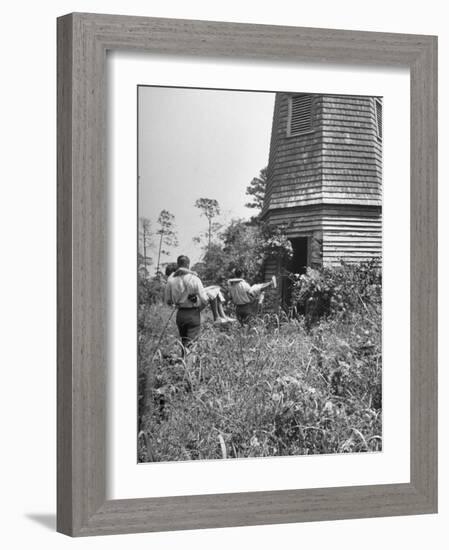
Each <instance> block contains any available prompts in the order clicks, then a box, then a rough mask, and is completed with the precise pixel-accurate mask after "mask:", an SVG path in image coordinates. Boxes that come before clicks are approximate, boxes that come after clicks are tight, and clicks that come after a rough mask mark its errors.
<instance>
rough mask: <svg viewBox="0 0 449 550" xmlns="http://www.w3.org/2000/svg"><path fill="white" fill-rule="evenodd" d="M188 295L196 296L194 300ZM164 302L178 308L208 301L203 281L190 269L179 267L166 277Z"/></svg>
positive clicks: (190, 306)
mask: <svg viewBox="0 0 449 550" xmlns="http://www.w3.org/2000/svg"><path fill="white" fill-rule="evenodd" d="M189 296H196V298H197V300H196V301H194V300H192V299H191V298H189ZM165 302H166V303H167V304H168V305H176V306H177V307H179V308H183V309H184V308H196V307H201V306H205V305H207V303H208V299H207V296H206V293H205V292H204V287H203V283H202V282H201V280H200V278H199V277H198V276H197V275H195V273H193V272H192V271H190V270H188V269H186V268H184V267H180V268H178V269H177V270H176V271H175V272H174V273H172V274H171V275H170V277H169V278H168V279H167V286H166V287H165Z"/></svg>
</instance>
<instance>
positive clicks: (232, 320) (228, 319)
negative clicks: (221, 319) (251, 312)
mask: <svg viewBox="0 0 449 550" xmlns="http://www.w3.org/2000/svg"><path fill="white" fill-rule="evenodd" d="M236 321H237V319H233V318H232V317H226V322H227V323H235V322H236Z"/></svg>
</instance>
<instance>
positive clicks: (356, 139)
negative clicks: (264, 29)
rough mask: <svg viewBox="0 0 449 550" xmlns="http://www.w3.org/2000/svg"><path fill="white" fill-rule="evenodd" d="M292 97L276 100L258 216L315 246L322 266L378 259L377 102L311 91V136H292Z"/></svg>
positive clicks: (379, 162)
mask: <svg viewBox="0 0 449 550" xmlns="http://www.w3.org/2000/svg"><path fill="white" fill-rule="evenodd" d="M293 95H294V94H293ZM291 97H292V94H288V93H279V94H277V96H276V101H275V109H274V114H273V129H272V135H271V145H270V157H269V164H268V183H267V191H266V196H265V201H264V207H263V211H262V216H263V218H264V219H265V220H267V221H268V222H269V223H271V224H275V225H283V226H286V227H287V234H288V236H289V237H291V238H292V239H293V238H296V237H308V238H309V239H310V242H311V243H312V242H313V243H314V246H315V248H316V243H317V242H319V243H320V246H321V262H322V264H324V265H333V264H336V263H338V262H339V261H340V259H342V260H345V261H348V262H360V261H364V260H368V259H371V258H379V259H380V258H381V255H382V221H381V207H382V139H381V135H379V133H380V132H381V130H382V121H381V120H378V117H379V116H381V99H377V98H372V97H362V96H343V95H341V96H337V95H335V96H333V95H324V94H315V95H313V99H312V101H311V105H312V109H311V111H310V112H311V116H312V120H311V124H310V131H308V132H307V133H304V134H301V135H291V134H290V123H291V121H290V119H289V112H290V111H291ZM377 104H378V105H380V109H379V107H377ZM306 107H307V106H303V111H305V110H306ZM301 113H302V111H301ZM301 113H299V115H298V116H301ZM293 133H294V132H293ZM315 256H316V255H315ZM276 269H279V266H277V267H276V266H274V265H270V266H268V265H267V266H266V276H268V274H273V273H274V272H275V270H276Z"/></svg>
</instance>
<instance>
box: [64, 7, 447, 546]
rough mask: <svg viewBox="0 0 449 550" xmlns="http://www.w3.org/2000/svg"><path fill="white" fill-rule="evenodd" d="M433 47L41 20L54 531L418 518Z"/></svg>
mask: <svg viewBox="0 0 449 550" xmlns="http://www.w3.org/2000/svg"><path fill="white" fill-rule="evenodd" d="M436 75H437V58H436V38H435V37H429V36H420V35H401V34H386V33H367V32H355V31H342V30H338V31H337V30H327V29H306V28H296V27H274V26H273V27H271V26H266V25H244V24H230V23H213V22H206V21H183V20H168V19H151V18H140V17H124V16H116V15H98V14H70V15H67V16H64V17H61V18H60V19H58V530H59V531H61V532H63V533H66V534H69V535H72V536H82V535H95V534H113V533H126V532H139V531H157V530H172V529H173V530H175V529H194V528H206V527H209V528H210V527H225V526H237V525H258V524H266V523H287V522H298V521H316V520H329V519H343V518H357V517H373V516H385V515H401V514H419V513H432V512H436V508H437V463H436V457H437V438H436V428H437V419H436V412H437V403H436V395H437V392H436V380H437V373H436V330H437V327H436V293H437V282H436V260H437V255H436V205H437V197H436V161H437V147H436V132H437V124H436V115H437V97H436V94H437V91H436Z"/></svg>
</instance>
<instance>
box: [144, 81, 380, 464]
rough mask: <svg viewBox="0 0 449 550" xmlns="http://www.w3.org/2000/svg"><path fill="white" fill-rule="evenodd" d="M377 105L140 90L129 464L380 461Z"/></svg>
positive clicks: (295, 95) (366, 100) (293, 95)
mask: <svg viewBox="0 0 449 550" xmlns="http://www.w3.org/2000/svg"><path fill="white" fill-rule="evenodd" d="M382 105H383V99H382V97H377V96H360V95H332V94H327V93H319V91H317V92H314V93H310V92H304V91H301V90H299V91H297V92H290V91H289V92H284V91H272V92H271V91H264V92H260V91H249V90H224V89H199V88H178V87H163V86H139V87H138V152H137V164H138V182H137V185H138V205H137V208H138V227H137V248H138V252H137V257H138V262H137V274H136V276H137V289H138V296H137V312H136V318H137V328H138V330H137V334H138V341H137V348H138V365H137V391H138V412H137V414H138V419H137V458H138V462H139V463H146V462H170V461H192V460H210V459H243V458H255V457H258V458H259V457H282V456H294V455H319V454H326V455H329V454H336V453H367V452H380V451H382V138H383V131H384V128H383V119H382ZM386 131H387V130H386Z"/></svg>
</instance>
